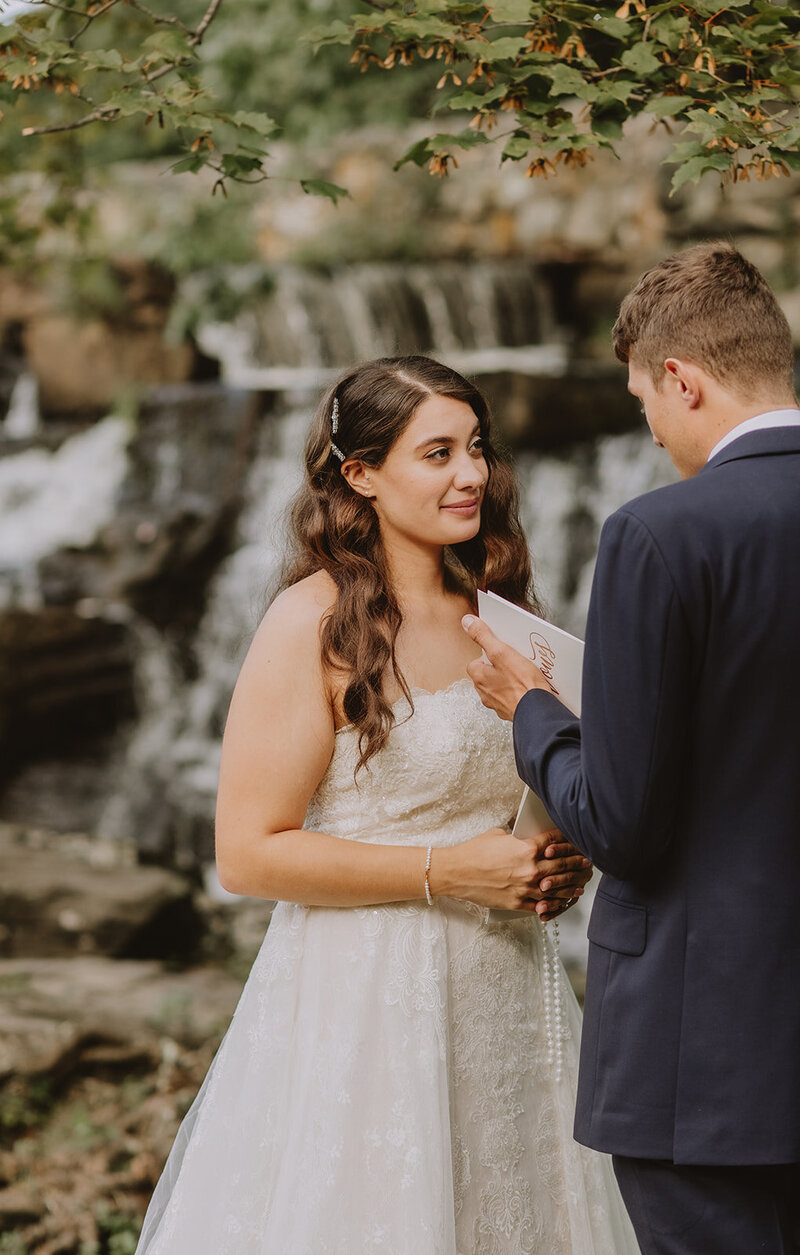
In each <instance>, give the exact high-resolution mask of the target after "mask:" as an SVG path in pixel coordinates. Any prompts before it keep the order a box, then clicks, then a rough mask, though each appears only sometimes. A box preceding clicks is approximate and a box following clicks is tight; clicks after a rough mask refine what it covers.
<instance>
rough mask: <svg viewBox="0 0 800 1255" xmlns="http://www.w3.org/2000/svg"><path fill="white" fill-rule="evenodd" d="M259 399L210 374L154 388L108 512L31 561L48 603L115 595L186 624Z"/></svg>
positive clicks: (158, 617) (226, 521) (234, 497)
mask: <svg viewBox="0 0 800 1255" xmlns="http://www.w3.org/2000/svg"><path fill="white" fill-rule="evenodd" d="M260 412H261V406H260V403H259V400H258V398H254V397H252V396H250V395H249V394H247V393H245V392H237V391H235V390H233V389H231V388H227V387H225V386H223V385H220V384H216V383H206V384H190V385H185V386H182V387H179V388H163V389H159V390H156V391H154V392H152V393H151V395H150V396H149V397H148V399H147V400H146V401H144V402H143V403H142V405H141V407H140V410H139V413H138V416H137V419H136V424H135V431H134V433H133V435H132V438H131V441H130V444H129V460H128V467H127V471H126V473H125V475H124V476H123V478H122V482H121V484H120V487H119V490H118V494H117V501H116V508H115V510H114V514H113V516H112V517H110V518H109V519H108V520H107V521H106V522H105V524H104V525H103V526H102V527H101V528H100V529H99V532H98V535H97V539H96V541H95V543H94V544H92V545H90V546H83V547H77V546H72V547H69V548H63V549H58V550H57V551H54V552H53V553H51V554H49V555H48V556H46V557H45V558H43V559H42V560H41V561H40V563H39V578H40V580H41V584H42V589H43V592H44V596H45V599H46V600H47V601H49V602H59V603H69V604H74V603H75V602H77V601H79V600H85V599H89V601H92V600H94V601H98V602H100V603H102V602H104V601H109V600H110V601H114V602H125V603H127V604H130V605H133V606H134V607H135V609H136V610H137V611H138V612H140V613H142V614H144V615H146V616H147V617H148V618H149V619H152V620H154V621H156V622H158V623H162V622H169V623H170V624H171V626H173V627H177V626H179V625H180V624H181V623H183V624H184V625H186V626H190V625H192V624H194V623H195V622H196V620H197V618H198V616H199V614H200V613H201V611H202V607H203V601H204V592H205V586H206V582H207V579H208V578H209V576H210V574H211V573H212V572H213V570H214V569H215V567H216V565H217V563H218V562H219V561H220V560H221V559H222V557H223V556H224V554H225V553H226V552H227V549H228V546H229V543H230V528H231V526H232V524H233V521H234V520H235V517H236V513H237V511H238V508H239V504H240V492H241V485H242V479H243V476H244V474H245V471H246V468H247V465H248V460H249V455H250V452H251V446H252V441H253V438H254V435H255V431H256V427H257V422H258V418H259V415H260Z"/></svg>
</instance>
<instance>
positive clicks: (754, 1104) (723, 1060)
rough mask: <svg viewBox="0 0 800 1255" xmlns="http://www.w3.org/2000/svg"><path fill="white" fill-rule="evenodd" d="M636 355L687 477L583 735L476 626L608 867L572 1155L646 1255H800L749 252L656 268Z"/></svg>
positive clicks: (645, 289)
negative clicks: (586, 1152)
mask: <svg viewBox="0 0 800 1255" xmlns="http://www.w3.org/2000/svg"><path fill="white" fill-rule="evenodd" d="M613 335H614V348H615V351H616V354H617V356H618V357H619V358H620V360H621V361H623V362H627V364H628V370H629V385H628V386H629V389H630V391H631V392H632V393H633V394H634V395H635V396H637V397H639V399H640V400H641V402H642V407H643V410H644V414H645V418H646V420H647V423H648V425H649V427H650V430H651V431H652V434H653V439H654V441H655V443H656V444H657V445H659V446H660V447H663V448H664V449H666V450H667V452H668V453H669V455H670V457H671V458H672V460H673V462H674V463H675V465H676V467H677V468H678V470H679V471H680V473H681V476H682V482H680V483H676V484H673V485H671V486H669V487H667V488H661V489H659V490H657V491H656V492H651V493H648V494H647V495H646V496H644V497H640V498H638V499H637V500H635V501H632V502H630V503H629V504H628V505H626V506H623V507H622V509H620V510H618V511H617V512H616V513H615V514H614V515H612V516H611V518H610V519H608V521H607V522H606V524H605V526H604V528H603V532H602V536H601V539H600V547H599V552H598V557H597V567H596V572H595V577H594V587H593V592H592V599H591V606H590V609H589V619H588V626H587V633H586V654H585V669H584V687H583V717H582V719H581V720H580V721H578V720H576V719H575V718H574V717H573V716H572V715H571V714H570V712H569V711H568V710H567V709H566V708H565V707H564V706H563V705H562V704H561V703H560V702H559V701H558V699H557V698H556V697H555V696H554V695H553V693H552V691H551V690H550V688H549V685H548V684H547V681H546V680H545V678H544V676H543V675H542V673H541V672H540V671H539V670H538V669H537V668H536V667H535V666H534V665H533V663H530V662H528V661H527V660H526V659H524V658H523V657H522V656H521V655H520V654H518V653H516V652H515V651H514V650H512V649H510V648H508V647H507V646H505V645H503V644H501V643H500V642H499V641H498V640H497V638H496V637H494V636H493V635H492V633H491V632H490V631H489V629H488V628H487V627H486V625H485V624H483V623H481V621H480V620H479V619H475V618H473V617H471V616H468V617H467V618H466V619H465V621H464V626H465V628H466V630H467V631H468V632H469V634H470V636H472V638H473V639H474V640H475V641H477V642H478V644H480V645H482V646H483V648H484V651H485V655H486V658H487V659H488V663H487V662H486V661H480V662H476V663H473V664H471V666H470V674H471V676H472V679H473V680H474V682H475V685H476V687H477V689H478V692H479V693H480V696H481V698H482V699H483V701H484V703H485V704H486V705H487V706H490V707H492V708H494V709H495V710H496V711H497V712H498V714H500V715H502V716H503V717H504V718H506V719H511V718H512V717H513V722H514V741H515V747H516V754H517V764H518V768H519V771H520V774H521V775H522V776H523V778H524V779H525V780H526V781H527V782H528V784H529V785H531V787H532V788H533V789H535V791H536V792H537V793H539V794H541V796H542V797H543V799H544V800H545V803H546V805H547V809H548V811H549V812H550V814H551V815H552V817H553V819H554V821H555V822H556V823H557V824H558V826H559V827H560V828H561V829H562V830H563V831H564V833H565V834H566V835H567V836H568V837H569V839H570V840H571V841H573V842H574V843H575V845H576V846H578V847H579V849H581V850H582V851H583V852H584V853H585V854H586V855H588V856H589V857H590V858H591V859H592V860H593V861H594V862H595V863H596V864H597V866H598V868H599V869H600V870H601V871H602V872H603V873H604V875H603V878H602V880H601V882H600V886H599V889H598V892H597V897H596V901H595V905H594V909H593V911H592V917H591V922H590V924H589V940H590V943H591V944H590V955H589V972H588V978H587V991H586V1009H585V1018H584V1031H583V1044H582V1053H581V1077H580V1083H579V1087H578V1099H577V1113H576V1122H575V1135H576V1137H577V1139H578V1141H580V1142H583V1143H584V1144H585V1145H587V1146H591V1147H594V1148H595V1149H597V1150H602V1151H610V1152H611V1153H612V1154H613V1155H614V1166H615V1171H616V1174H617V1179H618V1181H619V1185H620V1189H621V1191H622V1195H623V1198H624V1200H625V1203H626V1206H627V1208H628V1211H629V1213H630V1215H631V1219H632V1221H633V1224H634V1227H635V1229H636V1233H637V1237H638V1240H639V1243H640V1245H641V1248H642V1252H643V1255H757V1253H758V1255H788V1253H789V1252H797V1251H800V410H799V409H798V406H797V401H796V399H795V396H794V392H793V388H792V350H791V340H790V334H789V328H788V326H787V323H786V320H785V318H784V316H783V314H782V313H781V311H780V309H779V307H778V305H777V303H776V301H775V298H774V296H773V294H772V293H771V291H770V289H769V288H768V287H767V285H766V283H765V282H764V279H763V278H762V276H761V275H760V274H759V272H758V271H757V270H756V269H755V267H754V266H752V265H750V263H749V262H747V261H745V259H744V258H743V257H742V256H741V255H740V254H739V253H738V252H736V251H735V250H734V249H733V248H732V247H729V246H728V245H727V244H704V245H700V246H699V247H696V248H691V249H688V250H687V251H686V252H683V253H679V254H677V255H676V256H674V257H670V258H668V259H667V260H666V261H664V262H662V263H661V264H660V265H658V266H656V267H655V268H654V269H653V270H650V271H649V272H648V273H647V274H645V275H644V276H643V277H642V278H641V279H640V280H639V282H638V284H637V285H636V287H635V288H634V290H633V291H632V292H631V293H630V294H629V295H628V296H627V297H626V298H625V300H624V301H623V303H622V307H621V310H620V315H619V318H618V320H617V323H616V325H615V327H614V333H613Z"/></svg>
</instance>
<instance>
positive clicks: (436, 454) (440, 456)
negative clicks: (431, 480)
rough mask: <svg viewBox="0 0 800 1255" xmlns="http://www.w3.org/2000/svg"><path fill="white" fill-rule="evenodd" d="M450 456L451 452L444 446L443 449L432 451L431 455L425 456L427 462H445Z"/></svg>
mask: <svg viewBox="0 0 800 1255" xmlns="http://www.w3.org/2000/svg"><path fill="white" fill-rule="evenodd" d="M449 456H450V450H449V449H448V448H447V447H446V446H445V445H442V447H441V449H431V451H430V453H426V454H425V461H426V462H429V461H430V462H444V461H445V459H446V458H448V457H449Z"/></svg>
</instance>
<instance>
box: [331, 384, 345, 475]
mask: <svg viewBox="0 0 800 1255" xmlns="http://www.w3.org/2000/svg"><path fill="white" fill-rule="evenodd" d="M338 430H339V398H338V397H334V398H333V405H332V406H331V453H335V454H336V456H337V458H338V459H339V461H340V462H343V461H344V454H343V453H342V451H341V449H340V448H339V446H338V445H337V444H335V443H334V440H333V437H334V436H335V435H336V433H337V432H338Z"/></svg>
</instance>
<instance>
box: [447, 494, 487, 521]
mask: <svg viewBox="0 0 800 1255" xmlns="http://www.w3.org/2000/svg"><path fill="white" fill-rule="evenodd" d="M480 505H481V499H480V497H473V498H472V500H471V501H456V502H454V503H453V505H443V506H442V507H441V508H442V509H443V510H450V512H451V513H452V514H463V515H464V517H465V518H469V516H470V515H472V514H475V513H476V511H477V510H479V509H480Z"/></svg>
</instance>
